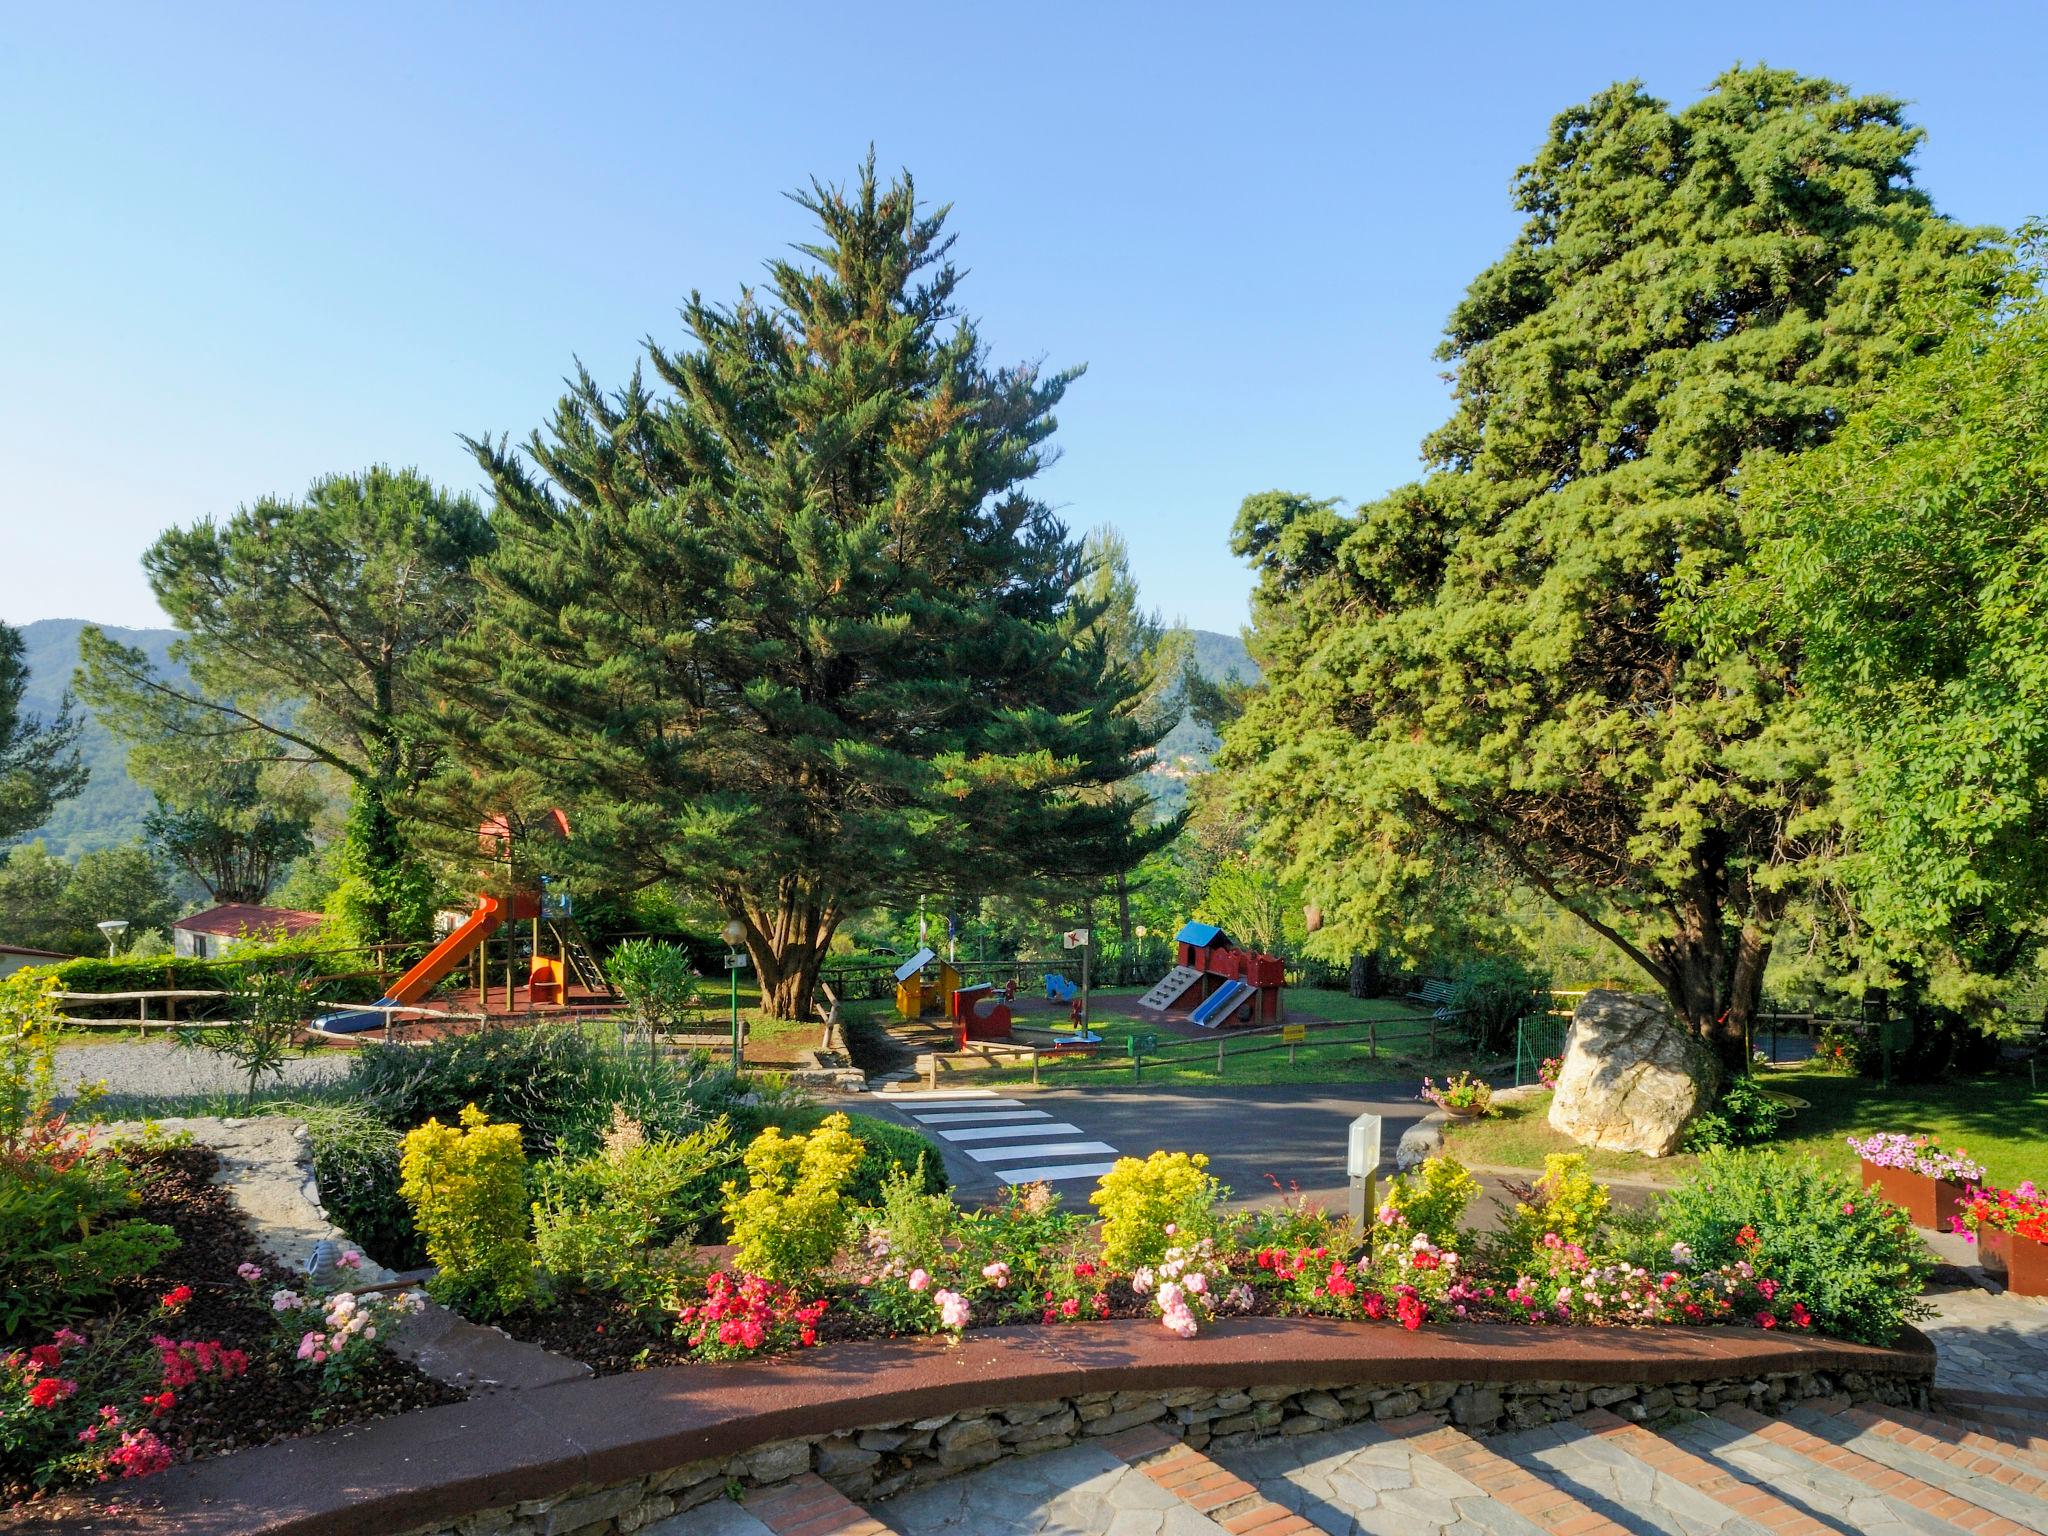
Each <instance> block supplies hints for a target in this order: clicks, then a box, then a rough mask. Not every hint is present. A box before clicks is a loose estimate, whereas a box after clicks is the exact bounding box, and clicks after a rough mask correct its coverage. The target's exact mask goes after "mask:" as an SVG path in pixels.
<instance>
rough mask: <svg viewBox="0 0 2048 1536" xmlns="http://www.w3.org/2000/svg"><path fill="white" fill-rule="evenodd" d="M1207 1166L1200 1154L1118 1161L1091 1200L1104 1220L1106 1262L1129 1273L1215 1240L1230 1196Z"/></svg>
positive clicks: (1089, 1198)
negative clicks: (1220, 1210) (1172, 1251)
mask: <svg viewBox="0 0 2048 1536" xmlns="http://www.w3.org/2000/svg"><path fill="white" fill-rule="evenodd" d="M1208 1166H1209V1159H1208V1158H1207V1157H1205V1156H1204V1155H1203V1154H1201V1153H1200V1152H1196V1153H1193V1154H1189V1153H1186V1152H1154V1153H1153V1154H1152V1155H1151V1156H1150V1157H1147V1158H1146V1159H1144V1160H1143V1161H1142V1162H1141V1161H1139V1160H1138V1159H1137V1158H1135V1157H1120V1158H1118V1159H1117V1160H1116V1163H1115V1165H1114V1166H1113V1167H1111V1169H1110V1170H1109V1172H1107V1173H1105V1174H1104V1175H1103V1176H1102V1179H1101V1181H1100V1182H1099V1183H1098V1184H1097V1185H1096V1186H1095V1191H1094V1193H1093V1194H1091V1195H1089V1197H1088V1203H1089V1204H1090V1205H1092V1206H1094V1207H1095V1209H1096V1213H1097V1214H1098V1215H1099V1216H1100V1217H1101V1218H1102V1260H1103V1262H1104V1263H1105V1264H1107V1265H1108V1266H1109V1267H1110V1268H1111V1269H1113V1270H1116V1271H1119V1272H1121V1273H1126V1274H1127V1273H1129V1272H1130V1271H1131V1270H1133V1269H1136V1268H1137V1267H1138V1266H1139V1265H1140V1264H1157V1263H1158V1262H1159V1261H1160V1260H1161V1259H1162V1258H1164V1257H1165V1255H1166V1250H1167V1249H1169V1248H1175V1247H1183V1248H1184V1247H1188V1246H1191V1245H1192V1244H1194V1243H1197V1242H1199V1241H1200V1240H1201V1239H1202V1238H1205V1237H1213V1236H1214V1235H1215V1234H1216V1229H1217V1221H1216V1205H1217V1202H1218V1201H1220V1200H1222V1199H1223V1198H1224V1196H1225V1194H1226V1193H1227V1191H1226V1190H1225V1189H1224V1188H1223V1186H1222V1185H1221V1184H1219V1183H1218V1182H1217V1181H1216V1180H1215V1178H1214V1177H1213V1176H1211V1175H1210V1174H1209V1173H1208V1172H1207V1171H1206V1170H1207V1168H1208ZM1169 1227H1171V1228H1173V1230H1172V1231H1171V1232H1169V1231H1168V1230H1167V1228H1169Z"/></svg>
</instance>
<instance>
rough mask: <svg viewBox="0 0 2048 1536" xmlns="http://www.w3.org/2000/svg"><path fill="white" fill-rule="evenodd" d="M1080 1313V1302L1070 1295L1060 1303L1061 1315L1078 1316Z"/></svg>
mask: <svg viewBox="0 0 2048 1536" xmlns="http://www.w3.org/2000/svg"><path fill="white" fill-rule="evenodd" d="M1080 1315H1081V1303H1080V1302H1078V1301H1076V1300H1075V1299H1074V1298H1073V1297H1072V1296H1069V1297H1068V1298H1067V1299H1066V1300H1065V1301H1063V1302H1061V1303H1060V1316H1061V1317H1079V1316H1080Z"/></svg>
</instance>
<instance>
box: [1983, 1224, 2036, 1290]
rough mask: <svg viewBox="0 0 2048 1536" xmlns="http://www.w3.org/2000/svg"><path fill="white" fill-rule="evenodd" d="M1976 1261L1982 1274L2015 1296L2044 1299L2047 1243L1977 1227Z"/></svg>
mask: <svg viewBox="0 0 2048 1536" xmlns="http://www.w3.org/2000/svg"><path fill="white" fill-rule="evenodd" d="M1977 1260H1978V1262H1979V1263H1980V1264H1982V1265H1983V1266H1984V1273H1985V1274H1987V1275H1989V1276H1990V1277H1991V1278H1992V1279H1994V1280H1996V1281H1997V1282H1998V1283H1999V1284H2000V1285H2002V1286H2004V1287H2005V1288H2006V1289H2007V1290H2008V1291H2011V1292H2012V1293H2013V1294H2014V1295H2015V1296H2048V1243H2037V1242H2035V1241H2034V1240H2033V1239H2032V1238H2031V1237H2021V1236H2020V1235H2019V1234H2018V1233H2017V1232H2008V1231H2006V1230H2005V1229H2004V1228H2003V1227H1980V1228H1978V1229H1977Z"/></svg>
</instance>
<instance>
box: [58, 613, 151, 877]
mask: <svg viewBox="0 0 2048 1536" xmlns="http://www.w3.org/2000/svg"><path fill="white" fill-rule="evenodd" d="M87 622H88V621H86V620H84V619H38V620H36V621H35V622H34V623H33V624H24V625H22V626H21V638H22V643H23V645H24V646H25V647H26V650H27V653H28V654H27V660H28V688H27V689H26V691H25V692H24V693H23V694H22V705H23V707H24V708H25V709H26V710H27V711H28V713H30V714H32V715H39V716H41V717H42V718H44V719H48V718H50V717H51V716H52V715H54V714H56V712H57V706H58V703H59V702H60V701H61V700H62V699H63V696H64V690H65V689H67V688H69V687H70V686H71V674H72V672H73V670H74V669H76V667H77V666H78V632H79V631H80V630H81V629H83V628H85V626H86V623H87ZM102 627H103V628H105V629H106V631H107V633H108V634H109V635H111V636H113V637H114V638H115V639H116V640H119V641H120V642H121V643H122V644H124V645H134V646H140V647H141V648H142V650H143V651H144V652H146V653H147V654H148V656H149V658H150V660H152V661H154V662H155V663H156V664H157V665H158V666H159V667H160V668H162V669H163V670H164V672H165V674H166V675H167V676H170V677H173V678H177V679H179V680H182V679H183V677H184V670H183V668H180V667H174V666H172V665H171V661H170V656H169V654H168V653H169V650H170V644H171V642H172V641H173V640H175V639H177V638H178V632H177V631H176V630H175V629H116V628H113V627H112V626H102ZM80 713H81V714H84V715H85V730H84V731H83V732H82V733H81V734H80V736H79V739H78V750H79V755H80V756H82V757H83V758H84V759H85V762H86V766H87V767H89V768H90V769H91V770H92V780H91V782H90V783H88V784H87V785H86V786H85V790H84V792H83V793H82V794H80V795H78V796H77V797H76V798H74V799H70V800H66V801H64V802H63V803H62V804H60V805H59V806H58V807H57V810H56V813H55V814H54V815H52V816H51V817H50V819H49V821H48V822H46V823H45V824H44V825H43V826H41V827H39V828H37V829H36V830H35V831H34V832H31V833H29V834H28V836H27V837H26V838H24V839H22V841H24V842H28V841H33V840H34V839H36V838H41V839H42V840H43V841H44V842H45V843H47V844H49V847H50V851H51V852H52V853H57V854H62V855H63V856H64V857H65V858H70V859H75V858H77V857H78V855H80V854H81V853H89V852H91V851H92V850H93V849H95V848H110V847H113V846H115V845H116V844H120V843H125V842H128V841H130V840H131V839H133V838H136V837H139V836H140V835H141V833H142V818H143V817H144V816H145V815H146V814H148V811H149V807H150V798H149V793H148V791H146V790H144V789H143V788H142V787H141V786H140V785H139V784H137V783H136V782H135V781H134V780H133V779H131V778H129V777H128V749H127V748H126V747H124V746H122V745H121V744H120V743H119V742H118V741H116V740H115V739H114V738H113V736H112V735H111V734H109V733H108V731H107V728H106V727H105V726H103V725H101V724H100V723H99V721H97V720H95V719H93V718H92V715H91V713H90V711H87V710H85V709H84V708H83V707H82V706H80Z"/></svg>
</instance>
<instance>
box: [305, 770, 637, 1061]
mask: <svg viewBox="0 0 2048 1536" xmlns="http://www.w3.org/2000/svg"><path fill="white" fill-rule="evenodd" d="M538 828H539V829H540V830H541V831H542V832H543V833H544V834H545V835H547V836H549V837H552V838H556V839H563V838H567V837H568V836H569V818H568V817H567V816H566V815H565V814H563V813H562V812H561V811H560V810H551V811H549V812H548V813H547V814H546V815H545V816H543V817H541V818H540V820H539V822H538ZM477 844H478V847H479V848H480V849H482V850H483V852H484V854H485V855H486V857H489V858H492V859H502V860H503V861H504V862H505V864H506V867H507V868H508V869H510V868H511V867H512V844H513V826H512V822H511V819H510V818H509V817H507V816H504V815H497V816H492V817H489V818H488V819H486V820H485V821H484V822H483V824H482V825H481V826H479V827H478V828H477ZM544 905H545V903H544V901H543V898H542V894H541V892H540V891H538V890H521V891H514V892H512V893H511V894H509V895H504V896H495V895H492V894H491V893H489V892H487V891H485V892H479V893H478V895H477V899H476V906H475V907H474V908H472V909H471V910H470V912H469V915H468V916H467V917H465V918H464V919H463V920H462V921H461V922H459V923H457V924H456V925H455V927H454V928H453V929H451V930H450V931H449V932H448V933H447V934H445V935H444V936H443V937H442V938H441V939H440V941H439V942H438V943H436V944H435V945H434V947H433V948H431V949H429V950H428V951H427V952H426V954H424V955H422V956H421V957H420V958H419V960H418V961H416V962H415V963H414V964H413V966H412V967H411V968H410V969H409V970H407V971H406V972H405V973H404V974H403V975H402V976H400V977H399V978H398V980H397V981H395V982H393V983H392V984H391V986H390V988H389V989H388V990H387V991H386V992H385V994H384V996H382V997H380V998H379V999H378V1000H377V1001H376V1002H374V1003H371V1004H369V1005H368V1006H367V1007H361V1008H348V1009H341V1010H338V1011H336V1012H333V1013H328V1014H323V1015H322V1016H321V1017H320V1018H318V1019H317V1020H315V1021H314V1023H315V1026H316V1027H317V1028H318V1029H320V1030H321V1031H323V1032H325V1033H327V1034H338V1035H348V1034H360V1033H361V1032H363V1031H364V1030H370V1029H382V1028H386V1027H387V1026H389V1025H390V1024H392V1023H393V1021H394V1020H399V1021H402V1020H404V1019H406V1018H408V1017H415V1018H416V1017H420V1016H423V1015H424V1014H425V1013H426V1012H427V1010H425V1009H423V1008H422V1007H421V1005H422V1004H423V1003H424V1002H425V1000H426V999H427V997H428V996H429V995H430V994H432V992H433V991H434V989H435V988H436V987H437V986H439V985H440V984H441V983H442V982H443V981H445V980H447V979H448V977H450V976H451V975H453V974H454V973H455V971H456V970H457V968H458V967H465V966H471V965H473V966H474V969H475V973H476V976H475V980H476V991H477V996H478V1000H479V1002H480V1003H481V1011H482V1012H484V1013H486V1014H488V1013H489V1012H490V1008H491V985H490V977H489V974H488V972H487V969H486V967H485V964H484V956H485V946H486V945H487V944H488V943H489V942H490V940H491V937H492V935H493V934H495V933H497V932H498V930H499V929H500V928H503V927H505V926H506V925H507V924H510V923H517V922H530V923H531V924H532V925H533V928H532V935H531V951H530V959H529V964H528V967H527V977H526V1004H527V1007H528V1009H529V1010H531V1009H534V1008H557V1007H562V1006H564V1005H566V1004H567V1002H568V1000H569V997H568V993H569V978H570V976H571V975H572V974H573V975H575V976H577V977H578V978H579V979H580V980H582V982H583V983H584V985H585V986H586V988H588V989H589V990H591V991H595V992H606V993H608V990H609V989H608V988H606V987H605V985H604V978H603V976H602V974H601V973H600V972H599V971H598V969H597V966H596V962H595V961H594V960H593V959H592V958H591V956H590V954H589V951H588V950H587V949H586V948H585V947H584V945H583V943H582V941H581V940H580V938H578V937H577V936H576V933H575V929H574V925H573V923H572V922H570V921H569V920H568V919H567V917H566V916H564V918H563V920H562V922H561V923H560V924H557V923H556V922H554V921H552V920H550V921H548V923H547V928H548V930H549V932H550V933H551V934H552V935H553V937H554V939H555V942H556V948H557V950H558V951H559V953H558V954H556V955H546V954H543V953H542V952H541V927H542V921H543V917H544ZM513 1006H514V986H513V974H512V960H511V954H510V950H509V949H508V954H507V960H506V973H505V1007H506V1009H507V1010H508V1011H509V1010H511V1009H512V1008H513Z"/></svg>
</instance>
